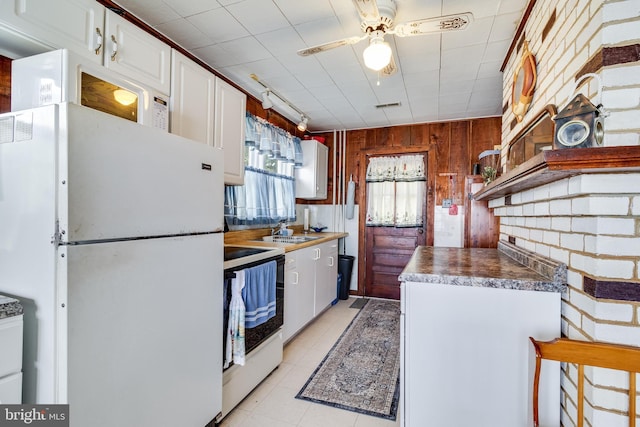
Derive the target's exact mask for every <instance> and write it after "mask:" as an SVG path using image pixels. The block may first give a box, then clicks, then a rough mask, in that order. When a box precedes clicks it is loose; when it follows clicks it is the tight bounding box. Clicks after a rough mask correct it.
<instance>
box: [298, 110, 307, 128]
mask: <svg viewBox="0 0 640 427" xmlns="http://www.w3.org/2000/svg"><path fill="white" fill-rule="evenodd" d="M307 123H309V119H308V118H307V117H306V116H305V115H304V114H302V115H300V123H298V130H299V131H300V132H304V131H306V130H307Z"/></svg>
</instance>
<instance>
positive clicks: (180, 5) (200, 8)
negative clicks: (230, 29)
mask: <svg viewBox="0 0 640 427" xmlns="http://www.w3.org/2000/svg"><path fill="white" fill-rule="evenodd" d="M163 1H164V2H165V3H166V4H168V5H169V6H171V8H172V9H173V10H175V11H176V12H178V13H179V14H180V16H191V15H195V14H197V13H202V12H206V11H207V10H211V9H217V8H220V7H221V6H220V4H219V3H218V2H213V1H211V0H188V1H185V0H163Z"/></svg>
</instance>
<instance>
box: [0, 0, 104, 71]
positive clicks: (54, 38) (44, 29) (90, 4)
mask: <svg viewBox="0 0 640 427" xmlns="http://www.w3.org/2000/svg"><path fill="white" fill-rule="evenodd" d="M104 14H105V8H104V6H102V5H100V4H99V3H98V2H96V1H95V0H55V1H52V0H2V1H0V27H2V29H1V30H0V46H3V48H4V49H6V50H7V51H6V52H5V54H6V55H9V56H11V57H19V56H29V55H34V54H36V53H43V52H46V51H47V50H53V49H57V48H62V47H66V48H68V49H70V50H73V51H75V52H77V53H79V54H81V55H83V56H85V57H86V58H88V59H90V60H91V61H93V62H96V63H102V49H101V48H100V49H98V48H99V47H101V44H102V40H103V39H104V37H103V35H104V30H103V27H104ZM96 49H98V52H97V54H96Z"/></svg>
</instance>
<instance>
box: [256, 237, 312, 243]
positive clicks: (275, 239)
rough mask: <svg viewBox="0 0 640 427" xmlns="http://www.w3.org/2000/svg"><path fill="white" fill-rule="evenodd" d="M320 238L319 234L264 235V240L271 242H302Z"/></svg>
mask: <svg viewBox="0 0 640 427" xmlns="http://www.w3.org/2000/svg"><path fill="white" fill-rule="evenodd" d="M317 239H320V236H264V237H263V238H262V240H263V241H264V242H273V243H304V242H310V241H312V240H317Z"/></svg>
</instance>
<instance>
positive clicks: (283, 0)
mask: <svg viewBox="0 0 640 427" xmlns="http://www.w3.org/2000/svg"><path fill="white" fill-rule="evenodd" d="M274 2H275V4H276V6H278V8H279V9H280V10H281V11H282V13H283V14H284V15H285V16H286V17H287V19H288V20H289V22H290V23H291V24H293V25H297V24H303V23H305V22H309V21H314V20H316V19H319V18H327V17H332V16H335V13H334V11H333V8H332V7H331V2H330V1H329V0H313V1H309V2H305V3H304V4H302V2H300V0H274Z"/></svg>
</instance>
